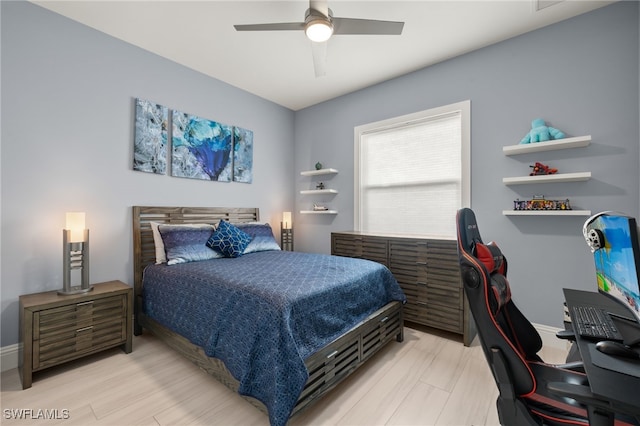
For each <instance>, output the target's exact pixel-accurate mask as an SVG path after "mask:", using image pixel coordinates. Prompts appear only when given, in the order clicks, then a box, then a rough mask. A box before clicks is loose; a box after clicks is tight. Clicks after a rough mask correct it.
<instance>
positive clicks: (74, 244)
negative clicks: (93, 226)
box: [58, 212, 93, 295]
mask: <svg viewBox="0 0 640 426" xmlns="http://www.w3.org/2000/svg"><path fill="white" fill-rule="evenodd" d="M66 219H67V220H66V226H65V229H63V230H62V268H63V282H62V290H58V294H62V295H69V294H78V293H87V292H89V291H91V290H93V287H92V286H91V285H90V284H89V230H88V229H86V228H85V214H84V212H69V213H67V216H66ZM72 271H77V273H74V275H78V274H79V275H80V285H72V284H71V281H72V280H71V274H72Z"/></svg>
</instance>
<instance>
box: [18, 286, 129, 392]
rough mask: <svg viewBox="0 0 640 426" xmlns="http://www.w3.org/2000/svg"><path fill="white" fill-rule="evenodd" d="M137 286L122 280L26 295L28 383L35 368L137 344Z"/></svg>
mask: <svg viewBox="0 0 640 426" xmlns="http://www.w3.org/2000/svg"><path fill="white" fill-rule="evenodd" d="M132 303H133V289H132V288H131V287H129V286H128V285H126V284H124V283H123V282H120V281H109V282H105V283H100V284H94V285H93V290H92V291H90V292H88V293H83V294H74V295H66V296H62V295H59V294H58V292H57V291H56V290H54V291H48V292H44V293H36V294H27V295H24V296H20V339H21V342H22V344H23V345H22V354H21V357H20V359H21V366H20V370H21V371H20V373H21V378H22V388H23V389H26V388H29V387H31V383H32V375H33V373H34V372H36V371H39V370H43V369H45V368H48V367H53V366H54V365H58V364H62V363H63V362H66V361H70V360H72V359H76V358H80V357H83V356H86V355H89V354H92V353H95V352H99V351H102V350H105V349H108V348H112V347H115V346H121V347H122V349H123V350H124V351H125V352H126V353H130V352H131V350H132V315H133V310H132V308H133V304H132Z"/></svg>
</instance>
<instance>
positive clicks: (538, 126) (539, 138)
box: [520, 118, 565, 144]
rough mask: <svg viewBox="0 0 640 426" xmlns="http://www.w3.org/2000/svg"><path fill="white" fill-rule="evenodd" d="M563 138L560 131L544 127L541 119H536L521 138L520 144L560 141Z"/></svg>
mask: <svg viewBox="0 0 640 426" xmlns="http://www.w3.org/2000/svg"><path fill="white" fill-rule="evenodd" d="M564 136H565V135H564V133H562V132H561V131H560V130H558V129H555V128H553V127H550V126H546V125H545V124H544V120H543V119H542V118H536V119H535V120H533V121H532V122H531V130H530V131H529V133H527V134H526V135H525V137H524V138H522V140H521V141H520V143H521V144H525V143H535V142H544V141H548V140H551V139H562V138H564Z"/></svg>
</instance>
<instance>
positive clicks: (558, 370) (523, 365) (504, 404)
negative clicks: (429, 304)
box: [456, 208, 638, 426]
mask: <svg viewBox="0 0 640 426" xmlns="http://www.w3.org/2000/svg"><path fill="white" fill-rule="evenodd" d="M456 226H457V234H458V237H457V239H458V258H459V261H460V272H461V276H462V282H463V285H464V292H465V294H466V297H467V300H468V301H469V307H470V309H471V313H472V314H473V318H474V320H475V322H476V328H477V330H478V338H479V340H480V343H481V345H482V349H483V351H484V355H485V357H486V359H487V362H488V363H489V367H490V368H491V372H492V373H493V377H494V379H495V382H496V385H497V386H498V390H499V396H498V400H497V408H498V416H499V419H500V423H501V424H502V425H505V426H513V425H587V424H590V425H614V424H615V425H626V424H631V425H633V424H638V423H637V421H636V420H634V419H631V418H626V417H624V418H623V417H622V416H620V415H618V414H614V413H611V412H610V411H608V409H607V408H608V404H607V402H606V401H603V400H600V399H598V397H596V396H595V395H593V393H591V389H590V388H589V385H588V381H587V376H586V375H585V374H584V369H583V368H582V364H581V363H571V364H563V365H552V364H547V363H545V362H543V361H542V359H541V358H540V357H539V356H538V355H537V353H538V351H539V350H540V349H541V348H542V339H541V338H540V335H539V334H538V332H537V330H536V329H535V328H534V327H533V325H531V323H530V322H529V321H528V320H527V319H526V318H525V317H524V315H523V314H522V313H521V312H520V310H519V309H518V308H517V307H516V305H515V304H514V303H513V301H512V300H511V291H510V288H509V282H508V280H507V260H506V258H505V257H504V256H503V255H502V252H501V251H500V249H499V248H498V246H497V245H496V244H495V243H487V244H485V243H484V242H483V241H482V238H481V237H480V232H479V230H478V225H477V223H476V217H475V214H474V212H473V211H472V210H471V209H468V208H463V209H460V210H459V211H458V213H457V218H456Z"/></svg>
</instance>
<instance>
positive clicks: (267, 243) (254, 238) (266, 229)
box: [236, 223, 280, 254]
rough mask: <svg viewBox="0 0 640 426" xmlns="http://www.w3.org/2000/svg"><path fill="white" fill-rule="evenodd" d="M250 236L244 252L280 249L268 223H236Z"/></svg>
mask: <svg viewBox="0 0 640 426" xmlns="http://www.w3.org/2000/svg"><path fill="white" fill-rule="evenodd" d="M236 226H237V227H238V229H241V230H243V231H244V232H246V233H247V234H249V236H250V237H251V242H250V243H249V245H248V246H247V248H246V249H244V254H247V253H253V252H256V251H269V250H280V246H279V245H278V243H277V242H276V239H275V238H274V236H273V231H272V230H271V226H270V225H269V224H268V223H240V224H238V225H236Z"/></svg>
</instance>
